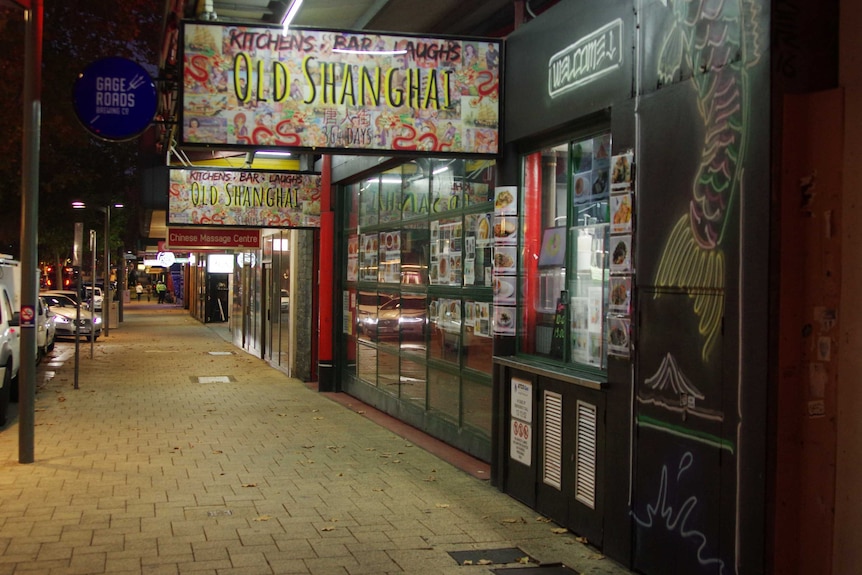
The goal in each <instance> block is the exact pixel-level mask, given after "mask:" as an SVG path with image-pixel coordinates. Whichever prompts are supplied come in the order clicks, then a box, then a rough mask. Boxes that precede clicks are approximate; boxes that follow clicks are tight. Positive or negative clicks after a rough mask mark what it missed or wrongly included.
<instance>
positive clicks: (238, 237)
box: [167, 227, 260, 250]
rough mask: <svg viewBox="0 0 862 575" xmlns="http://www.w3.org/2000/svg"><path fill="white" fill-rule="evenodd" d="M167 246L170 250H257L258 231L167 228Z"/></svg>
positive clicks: (258, 245)
mask: <svg viewBox="0 0 862 575" xmlns="http://www.w3.org/2000/svg"><path fill="white" fill-rule="evenodd" d="M167 244H168V246H170V248H171V249H183V250H202V249H228V248H235V249H239V248H242V249H257V248H259V247H260V230H259V229H257V228H255V229H246V228H213V227H207V228H177V227H170V228H168V234H167Z"/></svg>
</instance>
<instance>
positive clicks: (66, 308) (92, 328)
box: [42, 292, 102, 339]
mask: <svg viewBox="0 0 862 575" xmlns="http://www.w3.org/2000/svg"><path fill="white" fill-rule="evenodd" d="M42 297H43V298H44V299H45V301H46V302H47V304H48V307H49V309H50V310H51V311H52V312H53V313H54V326H55V329H56V332H55V336H56V337H71V338H74V337H75V321H76V320H77V317H78V311H79V310H78V304H77V303H76V302H75V300H73V299H72V298H70V297H69V296H67V295H65V294H61V293H53V292H42ZM80 314H81V316H80V322H79V323H78V334H79V335H81V336H85V337H89V336H90V334H92V335H93V337H94V338H95V339H99V336H100V335H102V318H101V317H100V316H98V315H96V314H95V313H93V312H92V311H90V310H88V309H84V308H81V309H80Z"/></svg>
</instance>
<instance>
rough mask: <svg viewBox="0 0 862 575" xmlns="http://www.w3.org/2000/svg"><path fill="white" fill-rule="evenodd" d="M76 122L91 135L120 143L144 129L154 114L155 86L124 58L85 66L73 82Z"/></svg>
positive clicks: (145, 73)
mask: <svg viewBox="0 0 862 575" xmlns="http://www.w3.org/2000/svg"><path fill="white" fill-rule="evenodd" d="M73 103H74V107H75V113H76V115H77V116H78V120H80V122H81V123H82V124H83V125H84V127H85V128H87V130H89V131H90V132H91V133H92V134H93V135H95V136H98V137H100V138H104V139H106V140H113V141H122V140H129V139H131V138H134V137H135V136H138V135H139V134H140V133H141V132H143V131H144V130H146V129H147V126H149V125H150V122H152V121H153V115H154V114H155V113H156V103H157V101H156V86H155V84H154V83H153V80H152V78H150V75H149V74H148V73H147V71H146V70H144V69H143V68H142V67H141V66H140V65H138V64H136V63H135V62H132V61H131V60H126V59H125V58H104V59H102V60H96V61H95V62H93V63H91V64H89V65H88V66H87V67H86V68H85V69H84V71H83V72H82V73H81V74H79V75H78V79H77V80H76V81H75V89H74V94H73Z"/></svg>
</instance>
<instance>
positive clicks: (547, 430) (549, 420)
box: [542, 391, 563, 489]
mask: <svg viewBox="0 0 862 575" xmlns="http://www.w3.org/2000/svg"><path fill="white" fill-rule="evenodd" d="M542 409H543V411H544V417H543V418H542V421H543V422H544V424H543V429H542V481H543V482H545V483H546V484H547V485H552V486H554V487H556V488H557V489H561V488H562V478H563V396H562V395H560V394H559V393H552V392H550V391H545V394H544V397H543V401H542Z"/></svg>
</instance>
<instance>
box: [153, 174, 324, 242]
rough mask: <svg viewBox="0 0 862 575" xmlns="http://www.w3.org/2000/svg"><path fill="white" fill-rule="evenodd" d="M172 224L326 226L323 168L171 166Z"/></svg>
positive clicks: (285, 226)
mask: <svg viewBox="0 0 862 575" xmlns="http://www.w3.org/2000/svg"><path fill="white" fill-rule="evenodd" d="M167 223H168V225H169V226H175V225H183V224H195V225H208V226H245V227H259V228H267V227H272V228H310V227H319V226H320V174H308V173H300V172H261V171H252V170H220V169H188V168H171V169H170V191H169V194H168V222H167Z"/></svg>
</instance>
